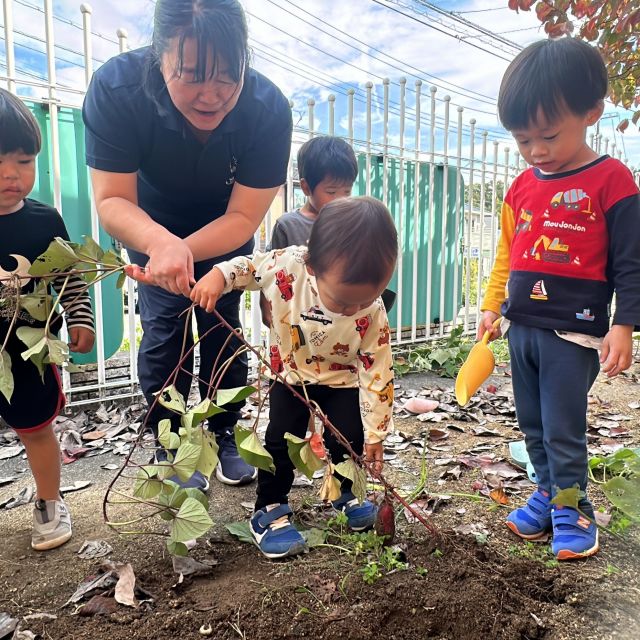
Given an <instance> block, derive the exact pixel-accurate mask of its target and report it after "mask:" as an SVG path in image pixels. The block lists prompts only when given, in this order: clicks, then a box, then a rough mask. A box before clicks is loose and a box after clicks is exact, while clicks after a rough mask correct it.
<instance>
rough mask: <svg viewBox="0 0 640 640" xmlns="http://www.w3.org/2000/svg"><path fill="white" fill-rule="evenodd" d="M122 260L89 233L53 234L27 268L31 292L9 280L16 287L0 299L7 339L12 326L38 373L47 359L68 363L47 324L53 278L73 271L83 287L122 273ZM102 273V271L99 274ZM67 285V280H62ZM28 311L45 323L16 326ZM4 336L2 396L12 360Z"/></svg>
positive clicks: (64, 349) (64, 348)
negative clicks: (77, 236) (78, 237)
mask: <svg viewBox="0 0 640 640" xmlns="http://www.w3.org/2000/svg"><path fill="white" fill-rule="evenodd" d="M123 267H124V262H123V261H122V259H121V258H120V257H119V256H118V255H117V254H115V253H114V252H113V251H107V252H105V251H103V250H102V248H101V247H100V246H99V245H98V244H97V243H96V242H95V241H94V240H93V239H92V238H90V237H87V236H85V237H84V241H83V242H82V243H75V242H69V241H68V240H64V239H63V238H54V240H52V242H51V243H50V244H49V246H48V248H47V250H46V251H45V252H44V253H43V254H41V255H40V256H38V257H37V258H36V259H35V260H34V261H33V264H32V265H31V268H30V269H29V275H30V276H32V277H33V278H34V279H35V286H34V289H33V291H32V292H31V293H27V294H23V293H22V290H21V287H20V284H19V283H18V281H17V279H14V280H12V281H11V283H10V285H9V287H8V288H11V287H17V289H16V295H15V297H12V296H7V297H5V298H2V299H0V306H1V307H3V308H4V309H3V310H4V315H5V316H7V317H12V318H13V319H12V321H11V325H10V329H9V331H8V333H7V339H8V338H9V336H10V335H11V333H12V331H14V330H15V333H16V335H17V336H18V338H19V339H20V340H21V341H22V342H23V343H24V344H25V345H26V346H27V349H26V350H25V351H24V352H23V353H22V357H23V359H24V360H29V359H30V360H31V361H32V362H33V363H34V365H35V366H36V367H37V368H38V371H39V372H40V375H43V374H44V366H45V364H48V363H53V364H57V365H60V366H65V367H68V366H70V357H69V347H68V345H67V344H66V343H64V342H62V341H61V340H58V339H57V338H56V336H54V335H53V334H52V333H51V332H50V330H49V325H50V323H51V320H52V318H53V316H54V312H55V309H56V304H57V300H56V298H55V297H54V296H53V295H52V294H51V292H50V291H51V286H52V284H53V281H54V279H60V278H61V279H62V280H63V281H64V280H65V278H64V277H65V276H66V277H67V281H68V278H69V277H70V276H72V275H75V276H77V277H79V278H80V279H82V280H84V281H85V283H86V287H85V289H84V290H83V291H82V292H79V293H78V295H80V293H83V292H84V291H86V289H88V288H89V286H90V285H91V284H92V283H93V282H95V281H96V280H97V279H98V276H99V278H100V279H102V278H104V277H106V276H109V275H111V274H114V273H120V275H121V276H122V275H124V271H123ZM99 274H101V275H99ZM65 286H66V281H65ZM21 312H22V313H27V314H29V315H30V316H31V317H32V318H33V319H34V320H36V321H38V322H39V323H43V322H44V323H45V326H44V327H37V326H36V327H30V326H19V327H17V329H16V321H17V319H18V317H19V315H20V313H21ZM6 344H7V340H6V339H5V342H4V344H2V346H1V347H0V353H2V368H1V370H0V392H1V393H2V394H3V395H4V396H5V397H11V393H12V390H13V388H12V381H13V377H12V375H11V370H10V369H11V360H10V359H7V358H6V357H5V355H6V352H5V348H6Z"/></svg>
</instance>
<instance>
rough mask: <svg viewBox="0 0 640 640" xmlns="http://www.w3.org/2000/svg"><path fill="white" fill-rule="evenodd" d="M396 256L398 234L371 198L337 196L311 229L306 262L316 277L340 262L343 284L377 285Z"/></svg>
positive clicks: (384, 210) (380, 203) (376, 202)
mask: <svg viewBox="0 0 640 640" xmlns="http://www.w3.org/2000/svg"><path fill="white" fill-rule="evenodd" d="M397 258H398V233H397V231H396V227H395V225H394V224H393V218H392V217H391V214H390V213H389V210H388V209H387V207H385V206H384V204H382V202H380V201H379V200H376V199H375V198H369V197H368V196H361V197H357V198H338V199H337V200H333V201H332V202H329V203H328V204H326V205H325V206H324V207H322V209H321V210H320V214H319V215H318V219H317V220H316V221H315V223H314V225H313V227H312V228H311V237H310V238H309V245H308V257H307V264H308V265H309V266H310V267H311V268H312V269H313V270H314V272H315V274H316V276H321V275H322V274H324V273H326V272H327V271H329V270H330V269H331V268H332V267H334V266H335V264H336V263H342V264H343V265H344V272H343V282H345V283H346V284H380V283H381V282H382V281H383V280H384V279H385V278H387V277H388V276H389V269H390V268H391V267H392V266H394V265H395V263H396V260H397Z"/></svg>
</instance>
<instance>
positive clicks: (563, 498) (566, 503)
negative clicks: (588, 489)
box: [551, 483, 587, 509]
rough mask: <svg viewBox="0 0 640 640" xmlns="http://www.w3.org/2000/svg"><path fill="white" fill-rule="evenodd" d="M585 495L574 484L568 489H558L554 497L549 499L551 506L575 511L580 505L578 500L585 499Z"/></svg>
mask: <svg viewBox="0 0 640 640" xmlns="http://www.w3.org/2000/svg"><path fill="white" fill-rule="evenodd" d="M586 495H587V494H586V493H585V492H584V491H581V490H580V487H579V486H578V484H577V483H576V484H575V485H573V487H569V488H568V489H560V490H559V491H558V492H557V493H556V495H555V497H553V498H551V504H556V505H558V506H561V507H572V508H573V509H577V508H578V505H579V504H580V499H581V498H584V497H586Z"/></svg>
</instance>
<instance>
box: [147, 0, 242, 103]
mask: <svg viewBox="0 0 640 640" xmlns="http://www.w3.org/2000/svg"><path fill="white" fill-rule="evenodd" d="M174 38H178V68H177V69H176V72H177V73H178V74H180V73H181V72H182V64H183V53H184V42H185V40H187V39H189V38H193V39H194V40H195V41H196V44H197V51H198V59H197V62H196V68H195V70H194V74H193V79H194V81H195V82H203V81H204V80H205V79H206V77H205V76H206V72H207V54H208V53H209V52H211V53H212V54H213V68H212V69H211V74H212V77H213V75H215V73H216V71H217V68H216V66H217V64H218V63H219V62H220V60H221V59H222V60H224V62H225V64H226V69H225V70H227V71H228V73H229V76H230V77H231V79H232V80H233V81H234V82H239V81H240V79H241V77H242V74H243V71H244V69H245V67H246V66H247V65H248V63H249V45H248V38H249V34H248V30H247V20H246V18H245V15H244V10H243V9H242V6H241V5H240V3H239V2H238V0H158V1H157V2H156V10H155V14H154V19H153V38H152V40H151V51H152V54H153V55H152V57H151V59H150V64H149V65H148V68H147V77H146V78H145V89H147V91H149V90H150V85H149V82H150V78H149V75H150V71H151V69H152V68H154V67H156V66H158V65H159V64H160V59H161V58H162V55H163V54H164V53H165V52H166V51H167V50H168V49H169V48H170V46H171V45H170V41H171V40H173V39H174Z"/></svg>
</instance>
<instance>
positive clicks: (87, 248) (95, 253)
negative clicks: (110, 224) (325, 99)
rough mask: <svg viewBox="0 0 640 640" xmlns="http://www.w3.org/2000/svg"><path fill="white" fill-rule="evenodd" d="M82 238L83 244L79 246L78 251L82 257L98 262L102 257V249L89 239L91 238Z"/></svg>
mask: <svg viewBox="0 0 640 640" xmlns="http://www.w3.org/2000/svg"><path fill="white" fill-rule="evenodd" d="M82 237H83V238H84V244H82V245H81V246H80V250H81V251H82V253H83V255H86V256H89V257H90V258H92V259H93V260H95V261H96V262H100V260H101V259H102V256H103V255H104V250H103V249H102V247H101V246H100V245H99V244H98V243H97V242H96V241H95V240H94V239H93V238H92V237H91V236H82Z"/></svg>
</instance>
